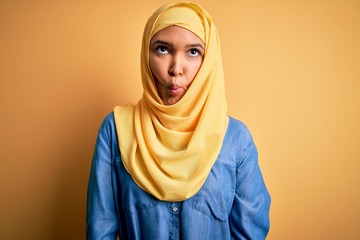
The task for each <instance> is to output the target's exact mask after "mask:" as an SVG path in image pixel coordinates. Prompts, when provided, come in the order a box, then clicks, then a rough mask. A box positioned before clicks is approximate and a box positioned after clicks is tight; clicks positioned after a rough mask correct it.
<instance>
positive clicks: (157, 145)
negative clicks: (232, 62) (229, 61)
mask: <svg viewBox="0 0 360 240" xmlns="http://www.w3.org/2000/svg"><path fill="white" fill-rule="evenodd" d="M172 25H176V26H180V27H183V28H185V29H188V30H190V31H191V32H193V33H194V34H196V35H197V36H198V37H200V38H201V39H202V40H203V41H204V43H205V53H204V58H203V62H202V65H201V67H200V69H199V71H198V73H197V75H196V77H195V79H194V80H193V82H192V84H191V86H190V87H189V89H188V90H187V92H186V93H185V95H184V96H183V97H182V99H181V100H180V101H178V102H177V103H175V104H174V105H164V103H163V101H162V100H161V98H160V97H159V95H158V92H157V89H156V86H155V83H154V80H153V77H152V74H151V70H150V68H149V45H150V40H151V38H152V36H154V35H155V34H156V33H157V32H158V31H161V30H162V29H164V28H166V27H169V26H172ZM141 77H142V85H143V88H144V92H143V96H142V98H141V99H140V101H139V102H138V103H137V104H136V105H126V106H122V107H120V106H118V107H116V108H115V109H114V116H115V123H116V129H117V134H118V139H119V147H120V152H121V157H122V161H123V164H124V166H125V168H126V170H127V171H128V172H129V174H130V175H131V177H132V178H133V180H134V181H135V182H136V184H137V185H138V186H139V187H141V188H142V189H143V190H145V191H146V192H148V193H150V194H151V195H153V196H155V197H156V198H158V199H160V200H165V201H181V200H185V199H188V198H190V197H192V196H193V195H194V194H196V193H197V192H198V191H199V189H200V188H201V186H202V185H203V184H204V182H205V180H206V178H207V176H208V174H209V173H210V171H211V168H212V166H213V164H214V163H215V161H216V159H217V156H218V154H219V152H220V149H221V146H222V141H223V138H224V136H225V132H226V129H227V124H228V116H227V105H226V100H225V90H224V76H223V67H222V60H221V52H220V42H219V38H218V34H217V31H216V28H215V26H214V23H213V21H212V19H211V17H210V16H209V15H208V13H207V12H206V11H205V10H203V9H202V8H201V7H199V6H198V5H196V4H194V3H170V4H167V5H164V6H162V7H160V8H159V9H158V10H157V11H155V12H154V14H153V15H152V16H151V17H150V18H149V20H148V22H147V24H146V26H145V30H144V33H143V40H142V50H141Z"/></svg>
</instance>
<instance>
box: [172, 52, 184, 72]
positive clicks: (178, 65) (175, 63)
mask: <svg viewBox="0 0 360 240" xmlns="http://www.w3.org/2000/svg"><path fill="white" fill-rule="evenodd" d="M182 63H183V60H182V58H181V56H179V55H175V56H173V58H172V60H171V64H170V67H169V75H170V76H173V77H175V76H181V75H183V74H184V69H183V66H182Z"/></svg>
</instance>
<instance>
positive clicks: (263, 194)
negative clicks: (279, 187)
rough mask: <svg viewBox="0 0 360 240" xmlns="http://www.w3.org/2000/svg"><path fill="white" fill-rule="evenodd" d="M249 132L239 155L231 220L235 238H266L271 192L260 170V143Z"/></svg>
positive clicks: (257, 239) (258, 239)
mask: <svg viewBox="0 0 360 240" xmlns="http://www.w3.org/2000/svg"><path fill="white" fill-rule="evenodd" d="M248 135H249V136H248V143H247V144H246V145H245V147H243V149H242V150H241V153H240V154H239V156H238V157H239V158H240V161H238V164H237V168H236V187H235V197H234V203H233V207H232V210H231V213H230V217H229V222H230V229H231V235H232V238H233V239H255V240H261V239H265V238H266V236H267V234H268V231H269V227H270V220H269V210H270V195H269V193H268V191H267V189H266V186H265V183H264V180H263V177H262V174H261V171H260V167H259V164H258V153H257V149H256V146H255V144H254V142H253V140H252V138H251V136H250V134H249V133H248Z"/></svg>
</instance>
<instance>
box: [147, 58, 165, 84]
mask: <svg viewBox="0 0 360 240" xmlns="http://www.w3.org/2000/svg"><path fill="white" fill-rule="evenodd" d="M149 67H150V71H151V73H152V75H153V77H154V78H157V79H159V78H160V79H161V76H163V75H164V74H165V73H166V72H167V71H165V68H166V64H165V62H163V61H159V59H157V58H151V57H150V59H149Z"/></svg>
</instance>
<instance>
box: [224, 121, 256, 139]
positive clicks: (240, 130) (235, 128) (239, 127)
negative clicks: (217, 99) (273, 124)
mask: <svg viewBox="0 0 360 240" xmlns="http://www.w3.org/2000/svg"><path fill="white" fill-rule="evenodd" d="M225 138H229V139H234V138H236V139H241V141H242V142H244V141H245V142H248V141H252V136H251V133H250V130H249V129H248V127H247V126H246V125H245V124H244V123H243V122H242V121H240V120H238V119H235V118H233V117H230V116H229V124H228V127H227V132H226V135H225Z"/></svg>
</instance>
